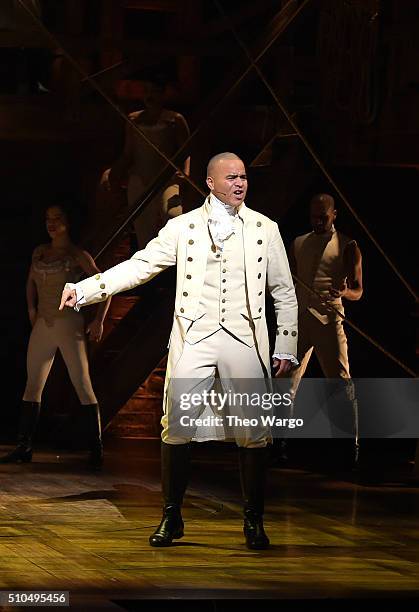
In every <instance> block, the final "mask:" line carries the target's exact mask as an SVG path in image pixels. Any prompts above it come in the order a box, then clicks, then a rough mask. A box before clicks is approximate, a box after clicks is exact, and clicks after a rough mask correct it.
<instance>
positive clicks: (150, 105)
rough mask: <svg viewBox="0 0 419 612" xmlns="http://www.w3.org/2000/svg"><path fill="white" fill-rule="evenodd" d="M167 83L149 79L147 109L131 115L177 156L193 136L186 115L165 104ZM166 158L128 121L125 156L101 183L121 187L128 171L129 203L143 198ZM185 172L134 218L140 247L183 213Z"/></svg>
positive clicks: (186, 168)
mask: <svg viewBox="0 0 419 612" xmlns="http://www.w3.org/2000/svg"><path fill="white" fill-rule="evenodd" d="M164 92H165V85H163V84H162V83H159V82H157V81H156V82H148V83H146V85H145V93H144V106H145V108H144V110H140V111H136V112H134V113H131V114H130V115H129V117H130V119H131V120H132V121H134V123H136V124H137V125H138V127H139V128H140V129H141V131H142V132H143V133H144V134H145V135H146V136H147V138H148V139H149V140H150V141H151V142H152V143H153V144H154V145H156V146H157V147H158V149H159V150H160V151H162V152H163V153H165V155H166V156H167V157H169V158H171V157H173V156H174V155H175V153H176V152H177V151H178V149H180V147H181V146H182V144H183V143H184V142H185V140H186V139H187V138H188V136H189V127H188V124H187V122H186V119H185V118H184V116H183V115H181V114H180V113H177V112H175V111H172V110H168V109H166V108H164V106H163V100H164ZM165 165H166V162H165V160H164V159H163V158H162V157H161V156H160V155H159V154H158V153H157V152H156V151H155V150H154V149H153V148H152V147H151V146H150V145H149V144H148V142H147V141H146V140H145V139H144V138H142V137H141V136H140V134H137V133H136V132H135V130H134V129H133V128H132V126H131V125H129V124H128V125H127V129H126V134H125V143H124V150H123V153H122V155H121V157H120V158H119V159H118V160H117V161H116V162H115V163H114V164H113V165H112V168H109V169H108V170H105V172H104V173H103V176H102V179H101V183H102V185H104V186H105V188H107V189H111V188H112V187H115V188H119V186H120V184H121V181H122V180H123V178H124V175H126V174H127V175H128V190H127V197H128V206H132V205H134V204H135V203H136V202H138V200H139V199H140V198H141V195H142V194H143V193H144V192H145V190H146V189H147V187H149V186H150V185H151V183H152V182H153V181H154V180H155V179H156V178H157V177H158V175H159V174H160V172H161V171H162V170H163V168H164V167H165ZM189 167H190V159H189V157H188V158H187V159H186V160H185V162H184V164H183V174H185V175H189ZM181 179H182V174H181V173H176V174H174V176H173V177H172V178H171V179H170V181H169V182H168V184H166V185H165V187H164V189H162V191H160V193H158V194H157V195H156V196H155V197H154V198H153V200H152V201H151V202H150V203H149V204H148V206H147V207H146V208H145V209H144V210H143V211H142V212H141V213H140V215H138V217H137V218H136V219H135V221H134V227H135V233H136V236H137V244H138V248H139V249H143V248H144V247H145V246H146V244H147V243H148V242H149V241H150V240H151V239H152V238H154V236H155V235H156V234H157V232H158V231H159V230H160V228H162V227H163V225H164V224H165V223H166V221H167V220H168V219H172V218H173V217H177V216H178V215H181V214H182V211H183V208H182V201H181V197H180V183H181Z"/></svg>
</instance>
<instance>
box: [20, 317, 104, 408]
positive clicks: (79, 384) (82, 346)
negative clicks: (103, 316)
mask: <svg viewBox="0 0 419 612" xmlns="http://www.w3.org/2000/svg"><path fill="white" fill-rule="evenodd" d="M57 349H59V350H60V352H61V355H62V356H63V359H64V362H65V364H66V366H67V370H68V373H69V376H70V379H71V382H72V383H73V386H74V388H75V390H76V393H77V395H78V397H79V400H80V403H81V404H85V405H87V404H96V403H97V399H96V396H95V394H94V391H93V388H92V383H91V380H90V375H89V363H88V360H87V351H86V337H85V333H84V321H83V317H82V315H81V314H76V313H74V316H72V317H65V318H64V317H63V318H57V319H55V320H54V322H53V324H52V326H51V327H49V326H47V324H46V323H45V320H44V319H43V318H38V319H37V320H36V323H35V325H34V327H33V329H32V333H31V337H30V339H29V346H28V353H27V373H28V378H27V382H26V388H25V393H24V395H23V399H24V400H25V401H27V402H40V401H41V396H42V391H43V390H44V387H45V383H46V381H47V378H48V374H49V373H50V370H51V367H52V364H53V362H54V357H55V353H56V352H57Z"/></svg>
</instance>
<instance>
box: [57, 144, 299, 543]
mask: <svg viewBox="0 0 419 612" xmlns="http://www.w3.org/2000/svg"><path fill="white" fill-rule="evenodd" d="M207 184H208V187H209V189H210V191H211V193H210V195H209V196H208V197H207V198H206V200H205V202H204V204H203V206H201V207H200V208H197V209H195V210H193V211H192V212H190V213H188V214H185V215H182V216H180V217H177V218H176V219H172V220H170V221H169V222H168V223H167V224H166V226H165V227H164V228H163V229H162V230H161V231H160V232H159V235H158V237H157V238H155V239H154V240H152V241H151V242H149V243H148V245H147V246H146V248H145V249H144V250H142V251H139V252H137V253H135V255H134V256H133V257H132V258H131V259H130V260H128V261H125V262H123V263H122V264H119V265H118V266H115V267H114V268H112V269H110V270H108V271H106V272H104V273H102V274H97V275H96V276H95V277H92V278H90V279H87V280H84V281H81V282H80V283H77V284H76V285H73V286H72V285H70V286H68V287H67V288H66V289H65V290H64V292H63V297H62V301H61V308H63V307H64V305H66V306H69V307H74V306H76V304H78V305H81V304H82V303H88V304H90V303H92V302H97V301H100V300H103V299H106V298H107V297H108V296H109V295H113V294H114V293H117V292H118V291H124V290H126V289H129V288H132V287H135V286H136V285H139V284H141V283H144V282H146V281H148V280H150V279H151V278H153V277H154V276H155V275H156V274H158V273H159V272H161V271H162V270H164V269H165V268H167V267H169V266H173V265H175V264H177V290H176V303H175V313H174V320H173V328H172V332H171V336H170V349H169V356H168V364H167V373H166V393H165V398H164V414H163V418H162V425H163V433H162V481H163V494H164V501H165V506H164V513H163V519H162V522H161V524H160V526H159V527H158V529H157V530H156V532H155V533H154V534H153V535H152V536H151V538H150V544H151V545H152V546H168V545H170V544H171V543H172V540H173V538H179V537H182V535H183V521H182V517H181V512H180V508H181V504H182V500H183V495H184V492H185V490H186V486H187V480H188V462H189V459H188V452H189V451H188V446H189V444H188V443H189V441H190V440H191V439H192V438H195V439H209V438H211V437H213V434H214V432H212V431H208V430H204V432H203V433H202V432H200V431H199V428H198V429H197V428H194V427H190V428H182V427H180V426H179V416H180V412H179V395H178V394H177V392H176V385H177V383H178V382H179V381H188V384H189V388H188V389H184V391H185V390H187V391H188V392H190V393H193V392H196V390H197V389H199V391H201V392H202V391H203V390H209V389H210V388H211V386H212V384H213V381H214V378H215V373H216V371H218V374H219V377H220V379H221V382H223V381H225V380H228V382H229V383H231V384H232V385H233V386H235V385H237V384H239V385H240V382H237V380H238V379H246V380H247V379H254V380H255V386H256V388H257V389H260V388H261V387H262V386H263V383H264V381H266V379H267V378H268V377H269V372H270V361H271V359H270V355H269V343H268V333H267V327H266V320H265V288H266V287H267V288H268V289H269V292H270V294H271V296H272V298H273V300H274V306H275V312H276V316H277V336H276V346H275V359H274V367H275V370H276V373H277V374H279V375H282V374H284V373H286V372H289V371H290V370H291V368H292V367H293V364H295V363H296V359H295V355H296V350H297V301H296V297H295V292H294V287H293V283H292V277H291V274H290V270H289V266H288V260H287V256H286V252H285V249H284V246H283V243H282V239H281V236H280V234H279V230H278V226H277V224H276V223H274V222H273V221H271V220H270V219H268V218H267V217H265V216H264V215H262V214H260V213H258V212H255V211H253V210H251V209H249V208H247V206H246V205H245V203H244V199H245V196H246V191H247V177H246V172H245V168H244V164H243V162H242V161H241V160H240V159H239V158H238V157H237V156H236V155H235V154H233V153H222V154H220V155H217V156H215V157H214V158H212V160H211V161H210V163H209V165H208V171H207ZM264 388H265V389H266V387H264ZM203 409H204V407H203V406H202V405H200V406H197V407H195V408H192V411H190V412H189V416H190V417H198V416H201V415H202V413H203ZM235 438H236V443H237V444H238V446H239V458H240V468H241V469H240V471H241V481H242V488H243V495H244V514H245V522H244V533H245V536H246V543H247V546H248V547H249V548H254V549H258V548H266V547H267V546H268V545H269V540H268V538H267V536H266V534H265V532H264V529H263V520H262V519H263V506H264V479H265V478H264V476H265V471H266V452H265V451H266V445H267V442H268V441H269V432H267V431H264V430H262V429H261V428H256V429H255V430H254V431H245V432H243V431H242V432H241V431H236V432H235Z"/></svg>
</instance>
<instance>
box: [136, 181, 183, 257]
mask: <svg viewBox="0 0 419 612" xmlns="http://www.w3.org/2000/svg"><path fill="white" fill-rule="evenodd" d="M146 187H147V185H145V184H144V182H143V180H142V179H141V177H139V176H137V175H136V174H132V175H131V176H130V177H129V181H128V190H127V197H128V205H129V206H131V205H133V204H134V203H135V202H136V201H137V200H138V199H139V198H140V197H141V195H142V193H143V192H144V190H145V188H146ZM181 214H182V204H181V201H180V195H179V185H178V184H176V183H173V184H170V185H168V186H167V187H166V188H165V189H163V191H161V192H160V193H159V194H158V195H157V196H156V197H155V198H153V200H152V201H151V202H150V203H149V204H148V205H147V207H146V208H144V209H143V210H142V211H141V213H140V214H139V215H138V217H137V218H136V219H135V220H134V227H135V233H136V236H137V243H138V248H139V249H143V248H144V247H145V246H146V244H147V243H148V242H150V240H151V239H152V238H155V237H156V236H157V234H158V232H159V231H160V230H161V228H162V227H163V225H165V223H166V222H167V221H168V220H169V219H172V218H173V217H177V216H178V215H181Z"/></svg>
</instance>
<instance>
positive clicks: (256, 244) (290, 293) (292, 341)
mask: <svg viewBox="0 0 419 612" xmlns="http://www.w3.org/2000/svg"><path fill="white" fill-rule="evenodd" d="M208 213H209V204H208V200H206V201H205V202H204V205H203V206H201V207H200V208H197V209H195V210H193V211H191V212H190V213H187V214H184V215H181V216H179V217H176V218H175V219H171V220H170V221H168V223H167V224H166V225H165V226H164V227H163V228H162V229H161V230H160V232H159V234H158V236H157V237H156V238H154V239H153V240H151V241H150V242H149V243H148V244H147V246H146V247H145V248H144V249H143V250H141V251H138V252H137V253H135V254H134V255H133V257H132V258H131V259H129V260H127V261H124V262H122V263H120V264H118V265H117V266H115V267H113V268H110V269H109V270H107V271H106V272H103V273H101V274H96V275H95V276H92V277H90V278H87V279H85V280H83V281H81V282H80V283H77V285H76V288H77V289H81V290H82V292H83V295H84V298H85V300H86V303H87V304H92V303H95V302H100V301H102V300H105V299H106V298H107V297H108V296H110V295H114V294H115V293H119V292H120V291H125V290H128V289H132V288H133V287H136V286H137V285H141V284H143V283H145V282H147V281H148V280H150V279H152V278H153V277H154V276H156V275H157V274H159V273H160V272H162V271H163V270H165V269H166V268H168V267H169V266H174V265H177V284H176V302H175V312H174V320H173V327H172V332H171V335H170V342H169V347H170V350H169V358H168V367H167V377H170V375H171V372H172V371H173V368H174V367H175V365H176V363H177V361H178V359H179V357H180V356H181V354H182V350H183V344H184V339H185V334H186V330H187V328H188V327H189V325H190V323H191V322H192V321H194V320H195V319H196V318H197V317H198V316H200V315H202V313H199V302H200V297H201V292H202V288H203V284H204V279H205V272H206V265H207V257H208V249H209V248H211V244H212V243H211V239H210V234H209V231H208ZM238 214H239V215H240V216H241V217H242V219H243V236H244V250H245V253H244V256H245V270H246V280H247V291H248V300H249V309H250V312H251V316H252V319H253V323H254V333H255V343H256V345H257V348H258V351H259V354H260V356H261V358H262V360H263V362H264V364H265V367H266V370H267V372H269V371H270V356H269V341H268V332H267V326H266V319H265V290H266V288H267V289H268V291H269V292H270V294H271V296H272V298H273V301H274V307H275V313H276V321H277V330H276V342H275V351H274V352H275V353H287V354H290V355H296V354H297V312H298V308H297V300H296V297H295V291H294V285H293V282H292V277H291V273H290V269H289V265H288V259H287V255H286V252H285V248H284V245H283V242H282V239H281V236H280V233H279V230H278V225H277V224H276V223H274V222H273V221H271V220H270V219H269V218H268V217H266V216H265V215H262V214H261V213H258V212H256V211H253V210H251V209H250V208H247V207H246V206H245V204H242V205H241V207H240V210H239V213H238ZM186 288H187V290H186ZM241 309H243V306H242V305H241V306H240V307H239V308H238V310H237V316H238V317H242V315H243V316H244V317H248V311H247V310H245V311H244V312H240V310H241Z"/></svg>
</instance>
